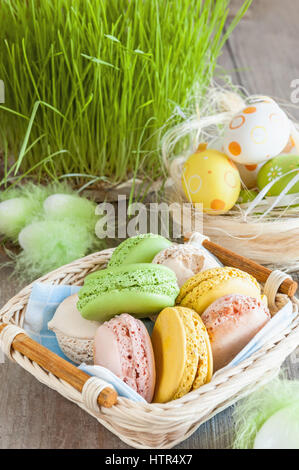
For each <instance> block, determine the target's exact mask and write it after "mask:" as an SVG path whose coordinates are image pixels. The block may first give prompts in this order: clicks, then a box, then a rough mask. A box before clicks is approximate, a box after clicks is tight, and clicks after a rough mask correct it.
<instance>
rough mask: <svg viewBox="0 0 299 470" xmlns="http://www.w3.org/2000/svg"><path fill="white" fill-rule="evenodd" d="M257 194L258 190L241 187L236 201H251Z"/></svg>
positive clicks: (240, 202)
mask: <svg viewBox="0 0 299 470" xmlns="http://www.w3.org/2000/svg"><path fill="white" fill-rule="evenodd" d="M257 195H258V191H253V190H248V189H242V191H241V192H240V196H239V199H238V203H239V204H246V203H248V202H251V201H253V200H254V199H255V198H256V196H257Z"/></svg>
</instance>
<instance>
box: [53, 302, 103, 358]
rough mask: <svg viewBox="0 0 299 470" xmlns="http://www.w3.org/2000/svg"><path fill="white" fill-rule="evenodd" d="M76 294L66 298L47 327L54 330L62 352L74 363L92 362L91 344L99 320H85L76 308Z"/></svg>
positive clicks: (92, 343)
mask: <svg viewBox="0 0 299 470" xmlns="http://www.w3.org/2000/svg"><path fill="white" fill-rule="evenodd" d="M77 302H78V295H77V294H74V295H72V296H70V297H68V298H66V299H65V300H64V301H63V302H62V303H61V304H60V305H59V307H58V309H57V310H56V312H55V314H54V316H53V318H52V320H51V321H50V322H49V323H48V328H49V330H51V331H54V333H55V334H56V338H57V341H58V344H59V347H60V349H61V350H62V352H63V353H64V354H65V355H66V356H67V357H68V358H69V359H70V360H71V361H73V362H75V363H76V364H81V363H83V362H85V363H86V364H93V345H94V337H95V334H96V331H97V329H98V328H99V326H100V325H101V323H100V322H96V321H89V320H85V319H84V318H83V317H82V316H81V314H80V312H79V310H78V309H77Z"/></svg>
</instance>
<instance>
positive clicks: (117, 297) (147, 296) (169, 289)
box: [77, 263, 179, 322]
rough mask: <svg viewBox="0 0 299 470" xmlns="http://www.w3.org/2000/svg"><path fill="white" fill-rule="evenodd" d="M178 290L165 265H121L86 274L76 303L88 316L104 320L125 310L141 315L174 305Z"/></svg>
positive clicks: (171, 272) (88, 317)
mask: <svg viewBox="0 0 299 470" xmlns="http://www.w3.org/2000/svg"><path fill="white" fill-rule="evenodd" d="M178 293H179V287H178V285H177V280H176V275H175V273H174V272H173V271H171V270H170V269H168V268H166V267H165V266H160V265H154V264H146V263H140V264H132V265H123V266H119V267H115V268H108V269H104V270H102V271H97V272H95V273H92V274H90V275H89V276H87V277H86V279H85V282H84V286H83V287H82V289H81V290H80V291H79V302H78V304H77V307H78V309H79V311H80V313H81V315H82V316H83V317H84V318H86V319H88V320H98V321H102V322H103V321H106V320H109V319H110V318H112V317H113V316H115V315H118V314H121V313H123V312H124V311H125V312H128V313H131V314H134V315H135V316H137V317H139V318H143V317H146V316H148V315H152V314H156V313H159V312H160V311H161V310H162V309H163V308H164V307H168V306H172V305H174V303H175V299H176V297H177V295H178Z"/></svg>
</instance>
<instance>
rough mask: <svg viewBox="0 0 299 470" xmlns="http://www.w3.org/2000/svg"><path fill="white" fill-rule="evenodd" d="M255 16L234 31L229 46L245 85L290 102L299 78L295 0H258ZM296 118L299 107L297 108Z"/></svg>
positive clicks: (254, 5) (254, 11)
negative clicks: (293, 82) (295, 82)
mask: <svg viewBox="0 0 299 470" xmlns="http://www.w3.org/2000/svg"><path fill="white" fill-rule="evenodd" d="M250 12H251V16H250V18H248V19H245V20H244V21H242V24H241V26H240V27H238V28H236V30H235V31H234V32H233V34H232V36H231V38H230V40H229V46H230V48H231V51H232V53H233V56H234V58H235V61H236V62H237V64H238V68H239V69H238V74H239V77H240V81H241V85H243V86H244V87H245V88H246V89H247V90H248V91H249V92H250V93H260V94H269V95H271V96H273V97H276V98H278V99H280V100H281V99H283V100H286V101H287V102H288V103H290V99H291V98H290V97H291V92H292V91H293V88H291V83H292V81H293V80H294V79H296V78H299V62H298V54H297V52H296V51H297V48H298V14H299V4H298V2H294V1H293V0H284V1H283V2H281V1H280V0H254V2H253V4H252V6H251V9H250ZM294 115H295V117H296V119H298V118H299V110H298V109H297V110H296V109H295V110H294Z"/></svg>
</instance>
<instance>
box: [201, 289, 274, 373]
mask: <svg viewBox="0 0 299 470" xmlns="http://www.w3.org/2000/svg"><path fill="white" fill-rule="evenodd" d="M270 318H271V316H270V313H269V311H268V308H267V307H266V306H265V304H264V303H263V302H262V301H261V300H257V299H255V298H253V297H248V296H244V295H239V294H234V295H227V296H224V297H221V298H219V299H218V300H216V301H215V302H214V303H213V304H211V305H210V306H209V307H208V308H207V310H206V311H205V312H204V313H203V314H202V320H203V322H204V323H205V325H206V327H207V330H208V333H209V337H210V342H211V346H212V351H213V358H214V368H215V371H217V370H219V369H221V368H222V367H224V366H225V365H227V364H228V363H229V362H230V361H231V360H232V359H233V358H234V357H235V356H236V355H237V354H238V353H239V352H240V351H241V350H242V349H243V348H244V347H245V346H246V344H248V343H249V341H250V340H251V339H252V338H253V337H254V336H255V335H256V334H257V333H258V331H259V330H260V329H261V328H262V327H263V326H264V325H265V324H266V323H267V322H268V321H269V320H270Z"/></svg>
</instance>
